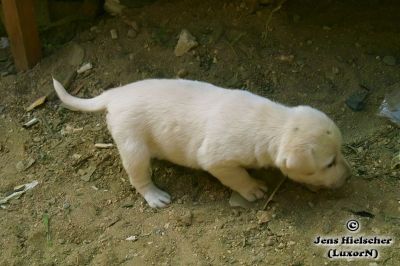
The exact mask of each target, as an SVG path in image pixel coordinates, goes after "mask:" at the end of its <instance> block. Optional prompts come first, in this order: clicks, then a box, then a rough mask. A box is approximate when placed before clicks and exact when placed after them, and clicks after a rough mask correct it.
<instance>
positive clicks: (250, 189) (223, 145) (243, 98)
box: [53, 79, 349, 207]
mask: <svg viewBox="0 0 400 266" xmlns="http://www.w3.org/2000/svg"><path fill="white" fill-rule="evenodd" d="M53 81H54V87H55V90H56V92H57V94H58V96H59V97H60V99H61V100H62V102H63V103H64V104H65V105H66V106H68V107H69V108H71V109H73V110H80V111H101V110H106V111H107V125H108V128H109V130H110V132H111V135H112V137H113V138H114V141H115V143H116V145H117V147H118V150H119V153H120V156H121V159H122V163H123V165H124V167H125V169H126V171H127V173H128V175H129V179H130V182H131V184H132V185H133V186H134V187H135V188H136V190H137V191H138V192H139V193H140V194H141V195H143V197H144V198H145V199H146V201H147V202H148V204H149V205H150V206H151V207H164V206H166V205H167V204H168V203H170V201H171V199H170V196H169V195H168V194H167V193H166V192H164V191H162V190H160V189H158V188H157V187H156V186H155V185H154V184H153V182H152V180H151V178H150V176H149V167H150V159H151V158H154V157H155V158H159V159H165V160H168V161H170V162H173V163H175V164H179V165H182V166H186V167H191V168H196V169H203V170H205V171H208V172H209V173H211V174H212V175H213V176H215V177H216V178H217V179H219V181H221V183H222V184H224V185H226V186H228V187H230V188H231V189H233V190H235V191H237V192H239V193H240V194H241V195H242V196H243V197H245V198H246V199H247V200H249V201H254V200H256V199H260V198H262V197H263V196H264V193H265V191H266V190H267V187H266V186H265V185H264V184H263V183H262V182H260V181H258V180H256V179H254V178H252V177H250V176H249V174H248V173H247V171H246V170H245V169H246V168H261V167H278V168H279V169H280V170H281V171H282V172H283V173H284V174H286V175H288V176H289V178H291V179H293V180H295V181H298V182H301V183H304V184H308V185H312V186H317V187H329V188H333V187H338V186H340V185H342V184H343V183H344V180H345V179H346V177H347V176H348V175H349V167H348V164H347V162H346V161H345V159H344V157H343V156H342V154H341V151H340V149H341V141H342V140H341V135H340V132H339V129H338V128H337V127H336V125H335V124H334V123H333V122H332V120H330V119H329V118H328V117H327V116H326V115H325V114H323V113H322V112H320V111H318V110H316V109H313V108H311V107H307V106H297V107H287V106H284V105H281V104H278V103H275V102H272V101H270V100H268V99H266V98H263V97H260V96H257V95H254V94H252V93H250V92H247V91H243V90H231V89H224V88H220V87H217V86H214V85H211V84H209V83H205V82H198V81H190V80H168V79H152V80H143V81H138V82H134V83H131V84H128V85H125V86H122V87H119V88H115V89H111V90H108V91H105V92H104V93H102V94H101V95H99V96H97V97H94V98H92V99H79V98H76V97H73V96H71V95H69V94H68V93H67V92H66V91H65V89H64V88H63V86H62V85H61V84H60V83H59V82H58V81H56V80H53Z"/></svg>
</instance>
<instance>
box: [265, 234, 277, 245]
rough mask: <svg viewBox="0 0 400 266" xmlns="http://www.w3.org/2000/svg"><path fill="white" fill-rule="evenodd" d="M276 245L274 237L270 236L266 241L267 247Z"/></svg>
mask: <svg viewBox="0 0 400 266" xmlns="http://www.w3.org/2000/svg"><path fill="white" fill-rule="evenodd" d="M274 244H275V239H274V237H273V236H269V237H268V238H267V241H265V245H267V246H273V245H274Z"/></svg>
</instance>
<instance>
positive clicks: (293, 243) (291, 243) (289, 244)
mask: <svg viewBox="0 0 400 266" xmlns="http://www.w3.org/2000/svg"><path fill="white" fill-rule="evenodd" d="M287 245H288V246H289V247H290V246H293V245H296V242H294V241H289V242H288V243H287Z"/></svg>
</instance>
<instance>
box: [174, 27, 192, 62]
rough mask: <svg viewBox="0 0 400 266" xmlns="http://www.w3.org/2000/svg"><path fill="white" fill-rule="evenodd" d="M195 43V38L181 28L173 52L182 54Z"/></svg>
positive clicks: (177, 54) (178, 54)
mask: <svg viewBox="0 0 400 266" xmlns="http://www.w3.org/2000/svg"><path fill="white" fill-rule="evenodd" d="M197 45H198V42H197V41H196V38H195V37H194V36H193V35H191V34H190V32H189V31H188V30H186V29H183V30H182V31H181V33H180V35H179V39H178V43H177V44H176V46H175V51H174V53H175V55H176V56H182V55H184V54H185V53H187V52H189V51H190V50H191V49H193V48H194V47H196V46H197Z"/></svg>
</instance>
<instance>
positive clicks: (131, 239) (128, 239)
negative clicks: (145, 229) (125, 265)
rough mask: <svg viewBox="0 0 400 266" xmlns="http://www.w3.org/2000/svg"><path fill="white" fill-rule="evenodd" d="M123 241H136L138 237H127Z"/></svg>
mask: <svg viewBox="0 0 400 266" xmlns="http://www.w3.org/2000/svg"><path fill="white" fill-rule="evenodd" d="M125 240H126V241H137V240H138V237H137V236H128V237H127V238H126V239H125Z"/></svg>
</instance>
